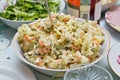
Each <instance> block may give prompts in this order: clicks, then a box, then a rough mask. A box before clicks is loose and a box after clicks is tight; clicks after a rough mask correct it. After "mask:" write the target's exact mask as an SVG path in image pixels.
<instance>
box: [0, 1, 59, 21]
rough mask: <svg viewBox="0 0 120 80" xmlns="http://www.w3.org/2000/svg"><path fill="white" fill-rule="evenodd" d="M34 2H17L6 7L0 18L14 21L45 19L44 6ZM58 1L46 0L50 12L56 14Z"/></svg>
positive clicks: (45, 11) (45, 10) (46, 13)
mask: <svg viewBox="0 0 120 80" xmlns="http://www.w3.org/2000/svg"><path fill="white" fill-rule="evenodd" d="M42 1H43V4H40V3H38V2H35V1H34V0H18V1H17V2H16V4H15V5H10V6H8V7H7V8H6V9H5V10H4V11H3V12H1V13H0V17H3V18H6V19H10V20H16V21H31V20H36V19H38V18H45V17H47V15H48V12H47V9H46V6H45V4H44V0H42ZM59 4H60V0H48V5H49V8H50V11H51V12H54V13H57V12H58V10H59Z"/></svg>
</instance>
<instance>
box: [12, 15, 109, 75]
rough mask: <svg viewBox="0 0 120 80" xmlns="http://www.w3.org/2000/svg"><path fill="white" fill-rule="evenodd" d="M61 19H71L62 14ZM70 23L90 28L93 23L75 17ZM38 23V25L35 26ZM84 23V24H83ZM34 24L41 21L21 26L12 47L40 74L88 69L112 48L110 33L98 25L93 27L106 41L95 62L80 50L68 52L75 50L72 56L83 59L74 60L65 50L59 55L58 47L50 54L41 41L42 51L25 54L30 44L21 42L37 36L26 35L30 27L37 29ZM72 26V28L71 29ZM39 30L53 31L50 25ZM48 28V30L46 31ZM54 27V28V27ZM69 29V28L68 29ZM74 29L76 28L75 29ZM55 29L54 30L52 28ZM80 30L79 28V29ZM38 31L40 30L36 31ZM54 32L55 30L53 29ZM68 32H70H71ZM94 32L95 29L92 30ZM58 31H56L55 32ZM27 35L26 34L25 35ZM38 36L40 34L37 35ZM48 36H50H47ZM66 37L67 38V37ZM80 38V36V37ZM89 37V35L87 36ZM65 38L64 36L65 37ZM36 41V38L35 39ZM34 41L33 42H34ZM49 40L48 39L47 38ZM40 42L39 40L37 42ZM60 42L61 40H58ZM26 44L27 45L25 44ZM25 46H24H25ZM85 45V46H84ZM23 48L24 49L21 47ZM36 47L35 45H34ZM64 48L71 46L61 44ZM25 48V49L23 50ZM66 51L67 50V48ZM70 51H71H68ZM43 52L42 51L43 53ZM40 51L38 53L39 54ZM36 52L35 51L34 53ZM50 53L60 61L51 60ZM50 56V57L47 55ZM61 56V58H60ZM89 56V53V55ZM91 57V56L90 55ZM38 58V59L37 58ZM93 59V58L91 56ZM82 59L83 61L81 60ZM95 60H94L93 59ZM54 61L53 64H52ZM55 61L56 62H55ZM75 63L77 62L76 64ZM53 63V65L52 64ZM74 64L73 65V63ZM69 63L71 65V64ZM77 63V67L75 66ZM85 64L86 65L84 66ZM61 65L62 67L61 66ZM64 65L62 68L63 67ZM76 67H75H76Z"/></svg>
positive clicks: (20, 57) (19, 56)
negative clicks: (72, 69)
mask: <svg viewBox="0 0 120 80" xmlns="http://www.w3.org/2000/svg"><path fill="white" fill-rule="evenodd" d="M60 16H61V17H60V18H59V17H58V19H60V20H61V19H62V18H64V17H66V16H67V17H70V16H69V15H64V16H62V15H61V14H60ZM71 18H72V19H73V20H72V19H71ZM67 21H68V19H64V20H63V22H65V24H66V22H67ZM69 21H73V24H74V21H76V22H75V24H74V25H77V24H79V23H78V22H80V23H82V22H83V23H85V25H89V26H91V21H90V23H89V22H88V23H87V21H85V20H83V19H80V18H74V17H70V20H69ZM35 23H36V24H35ZM71 23H72V22H69V24H68V25H71V26H72V25H73V24H71ZM83 23H82V24H83ZM33 24H35V25H37V24H39V20H38V21H34V22H32V23H29V24H28V25H27V24H25V25H23V26H21V27H19V29H18V32H17V33H16V35H15V36H14V38H13V41H12V46H13V49H14V50H15V54H16V55H17V56H18V58H19V59H20V60H22V61H23V62H25V63H26V64H28V65H30V66H31V67H33V68H34V69H36V70H38V71H40V72H42V73H44V74H47V75H50V76H53V75H55V74H59V73H64V72H66V71H67V70H69V69H70V67H74V68H81V66H82V67H87V66H90V65H93V64H95V63H97V62H98V61H100V60H101V59H102V58H103V57H104V56H105V55H106V54H107V53H108V51H109V47H110V35H109V33H108V32H107V31H106V30H105V29H104V28H102V27H101V26H99V25H96V24H97V23H96V24H93V26H96V27H95V28H99V29H100V30H101V32H102V33H103V34H104V41H103V43H101V45H100V46H101V47H100V49H99V51H98V52H97V53H99V56H97V55H96V56H95V55H93V56H95V57H94V60H93V61H89V60H91V58H89V57H90V56H89V57H88V58H89V59H88V58H86V57H87V56H84V55H83V56H81V54H79V53H80V52H79V51H77V50H78V48H74V47H73V48H70V49H69V48H67V51H68V52H70V50H71V49H73V50H71V53H72V54H78V55H80V56H81V58H80V57H79V56H77V57H75V58H74V56H72V55H70V54H68V52H67V53H64V52H66V51H65V50H62V51H63V55H62V54H59V52H58V51H61V50H58V49H57V50H55V49H56V47H58V46H55V47H54V48H53V47H51V50H50V51H52V49H53V50H54V51H55V52H54V53H55V54H53V53H52V52H51V53H50V51H49V49H48V47H46V48H44V49H42V48H43V47H45V46H44V45H43V42H42V41H41V40H40V42H39V44H40V45H41V47H40V49H35V55H34V53H31V52H30V53H29V52H28V53H27V52H24V51H28V50H29V49H30V48H27V47H29V46H26V44H29V42H25V41H21V40H23V39H27V41H29V39H30V40H31V39H33V36H34V35H35V34H34V35H33V34H32V37H31V38H28V37H27V36H26V35H25V34H26V32H27V34H29V32H30V28H29V27H28V26H30V25H32V26H31V27H32V28H33V27H34V29H35V26H33ZM58 24H59V25H62V26H59V25H58V26H59V27H56V28H58V29H61V28H62V27H63V23H60V22H58ZM68 25H65V26H68ZM71 26H70V27H71ZM41 27H42V26H41ZM41 27H40V28H39V29H40V30H43V29H45V30H47V32H48V33H49V30H50V31H51V29H50V28H49V27H50V26H49V27H48V23H47V26H46V27H45V28H41ZM47 27H48V29H46V28H47ZM52 27H53V26H52ZM66 28H67V27H66ZM73 28H74V27H73ZM34 29H32V30H34ZM52 29H53V28H52ZM78 29H79V28H78ZM86 29H88V28H87V27H86ZM27 30H29V31H27ZM36 30H38V29H36ZM53 30H54V29H53ZM62 30H63V31H64V30H66V29H62ZM69 30H71V28H70V29H69ZM69 30H68V31H69ZM76 30H77V28H76ZM76 30H73V32H75V31H76ZM92 30H94V29H92ZM55 31H56V30H55ZM35 32H37V31H35ZM90 32H91V28H90ZM24 33H25V34H24ZM50 34H51V35H50V36H48V37H50V39H51V38H52V39H51V40H53V41H55V40H54V37H53V35H52V34H55V33H52V32H51V33H50ZM65 34H67V30H66V31H65ZM81 34H82V33H81ZM94 34H97V32H95V33H94ZM22 35H25V37H21V36H22ZM37 35H38V34H37ZM37 35H36V38H37ZM47 35H48V34H47ZM55 35H57V34H55ZM68 35H69V34H67V36H68ZM98 35H99V34H98ZM38 36H39V37H43V34H42V33H41V34H40V35H38ZM67 36H66V37H67ZM69 36H71V35H69ZM78 36H79V35H78ZM86 36H87V35H86ZM63 37H64V36H63ZM69 38H71V37H67V39H69ZM34 39H35V38H34ZM34 39H33V40H34ZM41 39H43V40H46V39H45V38H41ZM47 39H48V38H47ZM50 39H48V40H47V41H45V42H46V44H47V43H48V45H49V44H52V43H53V42H52V41H51V42H50V43H49V40H50ZM87 39H89V38H87ZM101 39H102V38H100V41H101ZM37 41H38V40H37ZM58 41H59V40H58ZM71 41H72V39H70V42H71ZM21 43H23V44H21ZM24 43H25V44H24ZM56 43H57V42H54V43H53V44H55V45H56ZM78 43H80V42H78ZM58 44H59V42H58ZM23 45H24V46H23ZM31 45H32V44H31ZM84 45H85V44H84ZM21 46H22V47H21ZM33 46H34V45H33ZM62 46H69V45H66V43H64V44H63V45H62V44H61V45H59V47H61V48H62ZM23 47H24V48H23ZM34 48H37V47H35V46H34ZM31 49H33V48H31ZM45 49H46V50H47V51H48V52H46V51H45ZM65 49H66V48H65ZM68 49H69V50H68ZM41 50H42V51H41ZM37 51H38V52H37ZM39 51H40V54H39ZM33 52H34V51H33ZM48 53H50V54H51V55H52V56H53V55H54V56H53V57H54V58H53V59H56V58H57V57H59V59H58V60H53V59H52V58H50V56H51V55H50V54H48ZM47 54H48V55H47ZM66 54H67V55H68V56H69V57H68V56H65V57H64V55H66ZM31 55H32V56H35V57H33V58H32V56H31ZM55 55H57V57H56V56H55ZM59 55H60V56H59ZM88 55H89V53H88ZM90 55H91V54H90ZM39 56H41V57H42V58H41V59H42V60H43V61H42V62H40V63H38V62H39V61H40V60H41V59H40V58H39ZM61 56H63V57H61ZM36 57H37V58H36ZM91 57H92V56H91ZM34 58H35V60H34ZM76 59H78V60H80V63H79V62H76ZM81 59H82V60H81ZM92 59H93V58H92ZM61 60H64V61H65V63H63V64H62V62H61ZM52 61H53V62H52ZM54 61H55V62H54ZM74 61H75V62H74ZM43 62H47V64H46V63H43ZM51 62H52V63H51ZM71 62H72V63H71ZM41 63H43V65H41ZM66 63H67V64H66ZM69 63H71V64H69ZM76 63H77V65H75V64H76ZM57 64H58V66H57ZM84 64H85V65H84ZM59 65H60V66H59ZM61 65H62V66H61ZM74 65H75V66H74Z"/></svg>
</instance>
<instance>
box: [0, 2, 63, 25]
mask: <svg viewBox="0 0 120 80" xmlns="http://www.w3.org/2000/svg"><path fill="white" fill-rule="evenodd" d="M60 6H62V7H60ZM64 8H65V1H64V0H60V5H59V9H60V10H59V11H58V12H57V13H58V14H59V13H61V12H63V10H64ZM0 19H1V20H2V19H3V20H6V21H10V22H21V23H24V22H26V23H28V22H33V21H35V20H28V21H18V20H10V19H6V18H3V17H1V16H0Z"/></svg>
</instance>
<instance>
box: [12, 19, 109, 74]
mask: <svg viewBox="0 0 120 80" xmlns="http://www.w3.org/2000/svg"><path fill="white" fill-rule="evenodd" d="M77 19H80V20H84V19H81V18H77ZM33 23H34V22H33ZM98 27H99V28H100V29H101V30H102V31H103V33H104V34H105V35H106V36H107V38H108V44H107V48H106V49H105V50H104V51H103V53H104V55H101V56H100V57H99V58H97V59H96V60H95V61H93V62H92V63H89V64H87V65H84V66H80V67H75V69H77V68H81V67H86V66H91V65H93V64H95V63H97V62H98V61H100V60H101V59H103V57H104V56H105V55H107V54H108V52H109V49H110V34H109V33H108V31H107V30H105V29H104V28H103V27H101V26H100V25H99V26H98ZM17 35H18V32H17V33H16V34H15V36H14V38H13V40H12V47H13V49H14V51H15V54H16V55H17V57H18V58H19V59H20V60H22V61H23V62H25V63H27V64H29V65H30V66H32V67H34V68H37V69H42V70H46V71H59V72H64V71H67V70H69V69H50V68H44V67H39V66H37V65H34V64H32V63H31V62H29V61H27V60H26V59H25V58H24V59H23V58H22V57H20V56H19V54H22V53H20V52H18V51H17V49H16V47H15V46H16V44H15V42H16V41H17Z"/></svg>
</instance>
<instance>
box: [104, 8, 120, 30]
mask: <svg viewBox="0 0 120 80" xmlns="http://www.w3.org/2000/svg"><path fill="white" fill-rule="evenodd" d="M119 12H120V6H113V7H111V8H110V9H109V10H108V11H107V12H106V13H105V20H106V22H107V23H108V24H109V25H110V26H111V27H112V28H114V29H115V30H117V31H119V32H120V23H119V20H120V17H119V16H118V15H119Z"/></svg>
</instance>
